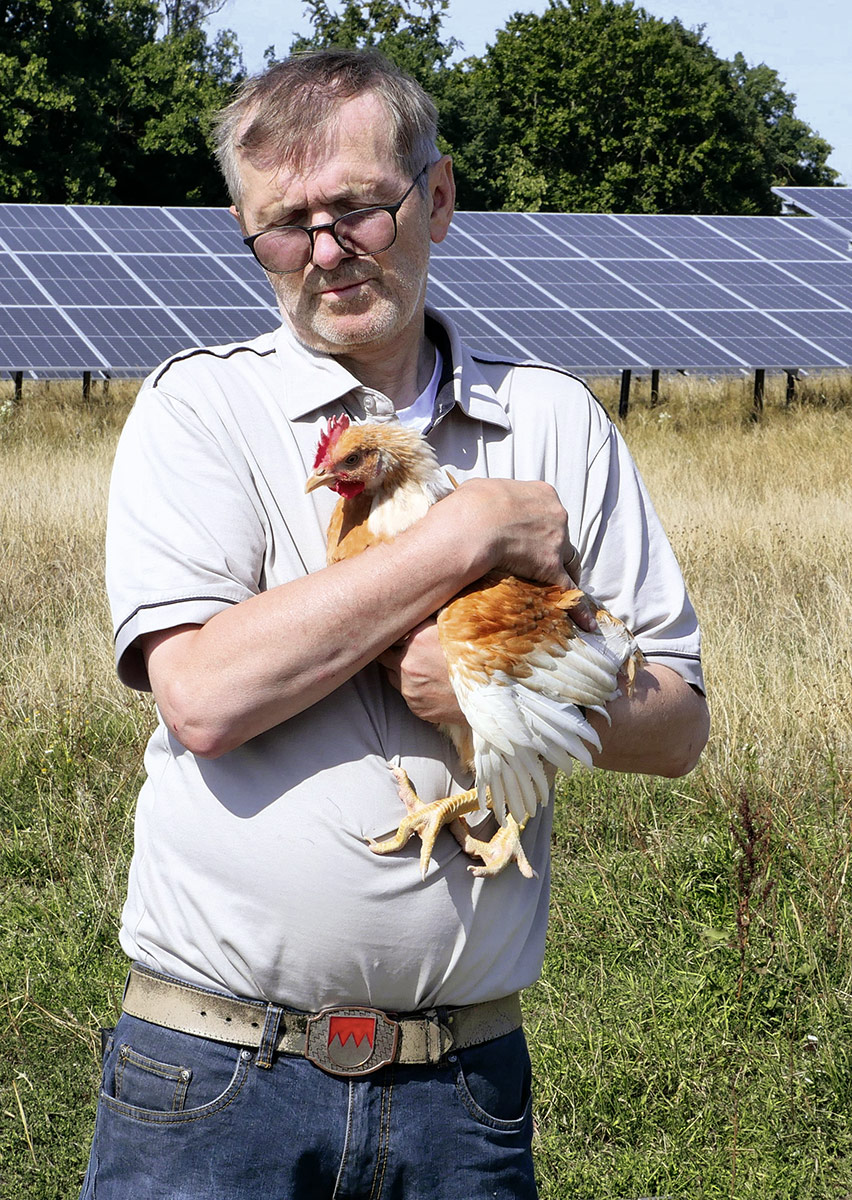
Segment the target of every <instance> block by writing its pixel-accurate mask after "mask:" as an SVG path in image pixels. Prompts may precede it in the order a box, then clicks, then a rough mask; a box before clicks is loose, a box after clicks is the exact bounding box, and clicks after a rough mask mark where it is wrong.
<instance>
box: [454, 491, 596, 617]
mask: <svg viewBox="0 0 852 1200" xmlns="http://www.w3.org/2000/svg"><path fill="white" fill-rule="evenodd" d="M453 503H455V505H456V506H457V508H458V511H459V514H460V515H461V514H464V515H463V517H462V520H463V525H462V531H461V533H460V536H463V537H467V538H477V539H479V540H480V544H481V546H482V548H483V553H486V554H488V555H489V558H488V559H487V560H486V565H485V566H484V568H483V572H482V573H483V574H485V572H486V571H489V570H494V571H505V572H506V573H507V574H509V575H517V576H519V577H520V578H522V579H534V580H536V581H537V582H539V583H553V584H557V585H558V586H559V587H561V588H564V589H568V588H574V587H576V586H577V584H578V583H579V576H580V568H581V565H582V564H581V563H580V556H579V555H578V553H577V551H576V549H575V548H574V546H573V544H572V542H571V538H570V536H569V532H568V514H567V513H566V511H565V509H564V508H563V507H562V503H561V501H560V499H559V496H558V495H557V493H556V491H555V489H554V488H552V487H551V486H550V484H549V483H542V482H540V481H532V482H525V481H521V480H517V479H469V480H468V481H467V482H466V483H463V484H462V485H461V487H459V488H457V489H456V491H454V492H452V493H451V494H450V495H449V496H447V497H446V498H445V499H444V500H442V501H441V502H440V504H438V505H436V506H435V509H434V510H433V511H434V512H436V513H438V512H439V511H441V510H443V513H446V512H447V507H448V506H449V505H451V504H453ZM443 513H442V515H443ZM569 612H570V615H571V617H572V619H573V620H574V621H576V623H577V624H578V625H579V626H580V628H581V629H585V630H586V631H587V632H589V633H593V632H594V631H595V630H596V629H597V622H596V620H595V618H594V616H593V615H592V614H591V612H590V611H589V609H588V606H587V605H586V606H582V605H581V606H579V607H577V608H574V609H570V610H569Z"/></svg>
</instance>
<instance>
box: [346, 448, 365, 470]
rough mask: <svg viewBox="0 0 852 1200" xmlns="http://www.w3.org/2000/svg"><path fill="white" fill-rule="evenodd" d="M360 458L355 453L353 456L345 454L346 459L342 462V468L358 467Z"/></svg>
mask: <svg viewBox="0 0 852 1200" xmlns="http://www.w3.org/2000/svg"><path fill="white" fill-rule="evenodd" d="M360 458H361V455H360V454H358V452H357V451H356V452H355V453H353V454H347V456H346V458H344V460H343V465H344V467H355V466H357V465H358V462H359V461H360Z"/></svg>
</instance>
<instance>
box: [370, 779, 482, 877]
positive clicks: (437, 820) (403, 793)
mask: <svg viewBox="0 0 852 1200" xmlns="http://www.w3.org/2000/svg"><path fill="white" fill-rule="evenodd" d="M391 773H392V775H393V776H394V778H395V779H396V782H397V788H398V791H399V797H400V799H401V800H402V802H403V804H404V805H405V807H406V808H407V810H408V816H407V817H403V819H402V821H401V822H400V825H399V829H397V831H396V833H395V834H394V836H393V837H391V838H387V839H386V840H385V841H383V842H374V841H372V840H371V841H370V843H369V845H370V849H371V850H372V851H373V853H374V854H392V853H393V851H394V850H401V849H402V847H403V846H405V845H406V844H407V843H408V842H409V841H410V839H411V838H412V837H413V836H414V834H415V833H417V834H419V835H420V841H421V842H422V846H421V848H420V875H421V877H422V878H423V879H425V878H426V871H427V868H428V866H429V863H430V861H431V858H432V850H433V848H434V846H435V839H436V838H437V836H438V834H439V833H440V832H441V830H442V829H443V827H444V826H445V825H449V826H450V829H451V830H452V827H453V824H455V819H456V818H457V817H460V816H461V815H462V814H463V813H469V812H473V810H474V809H475V808H477V807H478V804H479V801H478V800H477V798H476V788H471V790H470V791H468V792H459V793H457V795H455V796H445V797H444V799H443V800H434V801H433V802H432V803H431V804H424V802H423V801H422V800H421V799H420V797H419V796H418V795H417V792H416V791H415V790H414V784H413V783H412V782H411V780H410V779H409V778H408V774H407V772H406V771H404V770H403V769H402V767H391ZM465 828H467V826H465ZM456 838H457V839H458V835H456Z"/></svg>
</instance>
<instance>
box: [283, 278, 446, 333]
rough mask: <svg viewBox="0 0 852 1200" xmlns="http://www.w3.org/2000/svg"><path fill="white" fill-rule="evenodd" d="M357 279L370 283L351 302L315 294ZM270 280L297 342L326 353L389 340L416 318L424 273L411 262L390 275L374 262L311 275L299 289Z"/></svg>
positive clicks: (420, 299)
mask: <svg viewBox="0 0 852 1200" xmlns="http://www.w3.org/2000/svg"><path fill="white" fill-rule="evenodd" d="M344 268H346V269H344ZM357 281H369V282H366V285H365V287H364V288H363V289H361V292H360V294H359V295H358V296H357V297H355V298H353V299H352V300H351V301H350V300H347V299H345V298H344V299H339V300H325V299H323V298H322V296H321V295H319V294H318V292H319V290H320V289H321V288H322V287H327V286H329V285H338V286H339V285H342V284H346V283H354V282H357ZM271 282H272V286H273V288H274V290H275V294H276V298H277V300H278V306H279V308H280V310H281V313H282V315H283V317H284V320H285V321H286V322H287V324H288V325H289V326H290V328H291V329H292V330H293V333H294V334H295V335H296V337H297V339H298V340H299V341H300V342H302V344H303V345H305V346H308V347H309V348H310V349H312V350H317V351H320V352H322V353H327V354H344V353H345V352H346V350H347V349H350V348H351V349H356V348H358V347H359V346H369V345H371V344H375V345H377V346H380V345H383V344H387V343H388V342H391V341H392V340H393V339H394V337H396V336H398V335H399V334H400V333H401V332H402V331H403V330H405V329H406V328H407V327H408V325H409V323H410V321H412V320H413V319H414V318H415V316H416V314H417V311H418V309H419V308H420V307H421V305H422V300H423V297H424V296H425V292H426V276H425V269H424V270H422V271H421V270H418V269H417V268H415V266H414V264H411V269H410V270H409V271H405V272H400V273H399V274H396V275H392V276H388V275H387V274H386V273H385V272H383V271H381V269H379V270H377V269H376V266H375V264H373V266H372V267H371V268H367V267H366V264H362V263H361V262H358V261H357V260H356V261H355V262H352V263H344V264H341V267H340V268H339V269H338V270H336V271H334V272H330V273H328V274H322V273H319V272H318V273H317V274H316V275H314V276H309V277H308V278H307V279H306V280H305V281H304V283H303V284H300V285H299V286H298V287H294V286H293V285H292V284H290V285H289V286H288V284H287V281H286V278H285V277H283V276H280V275H278V276H274V277H272V280H271Z"/></svg>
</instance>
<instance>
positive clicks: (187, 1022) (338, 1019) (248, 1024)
mask: <svg viewBox="0 0 852 1200" xmlns="http://www.w3.org/2000/svg"><path fill="white" fill-rule="evenodd" d="M122 1007H123V1009H124V1011H125V1012H126V1013H127V1014H128V1015H129V1016H131V1017H139V1018H140V1019H141V1020H143V1021H150V1022H152V1023H153V1024H154V1025H164V1026H165V1027H166V1028H167V1029H175V1030H177V1031H178V1032H180V1033H190V1034H195V1035H196V1036H197V1037H205V1038H211V1039H212V1040H213V1041H217V1042H228V1043H230V1044H231V1045H234V1046H248V1047H253V1048H255V1049H261V1050H262V1051H263V1056H264V1060H265V1061H264V1062H260V1061H259V1065H268V1061H267V1060H271V1053H278V1054H292V1055H299V1056H301V1057H303V1058H307V1059H310V1061H311V1062H313V1063H315V1064H316V1066H318V1067H321V1068H322V1069H323V1070H324V1071H328V1072H330V1073H331V1074H333V1075H347V1076H349V1075H369V1074H370V1073H371V1072H373V1071H377V1070H378V1069H379V1068H380V1067H383V1066H386V1065H387V1064H388V1063H392V1062H397V1063H405V1064H411V1065H413V1064H421V1065H425V1064H428V1063H437V1062H439V1061H440V1060H441V1059H442V1058H443V1057H444V1055H446V1054H449V1053H450V1051H452V1050H463V1049H464V1048H465V1047H467V1046H477V1045H480V1044H481V1043H482V1042H489V1041H491V1039H492V1038H496V1037H502V1036H503V1034H506V1033H511V1032H512V1030H514V1029H518V1028H520V1025H521V1002H520V997H519V996H518V993H517V992H515V993H514V994H513V995H511V996H503V997H501V998H500V999H499V1000H488V1001H485V1002H484V1003H482V1004H471V1005H467V1006H465V1007H462V1008H440V1009H436V1008H432V1009H425V1010H423V1011H422V1012H417V1013H411V1014H404V1015H396V1014H390V1013H386V1012H383V1011H381V1010H380V1009H377V1008H367V1007H360V1006H358V1005H350V1004H347V1005H343V1006H341V1007H339V1008H324V1009H323V1010H322V1011H321V1012H318V1013H306V1012H296V1011H293V1010H292V1009H286V1008H279V1007H277V1006H276V1005H272V1004H267V1003H266V1002H265V1001H263V1000H238V999H236V998H235V997H232V996H225V995H222V994H221V993H219V992H209V991H207V990H206V989H205V988H199V987H194V986H193V985H192V984H188V983H183V982H181V980H179V979H172V978H171V977H170V976H166V975H160V974H159V973H158V972H156V971H150V970H149V969H148V968H147V967H143V966H140V965H138V964H134V965H133V966H132V967H131V969H130V974H129V975H128V977H127V986H126V988H125V992H124V1002H123V1005H122ZM265 1043H266V1045H265Z"/></svg>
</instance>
